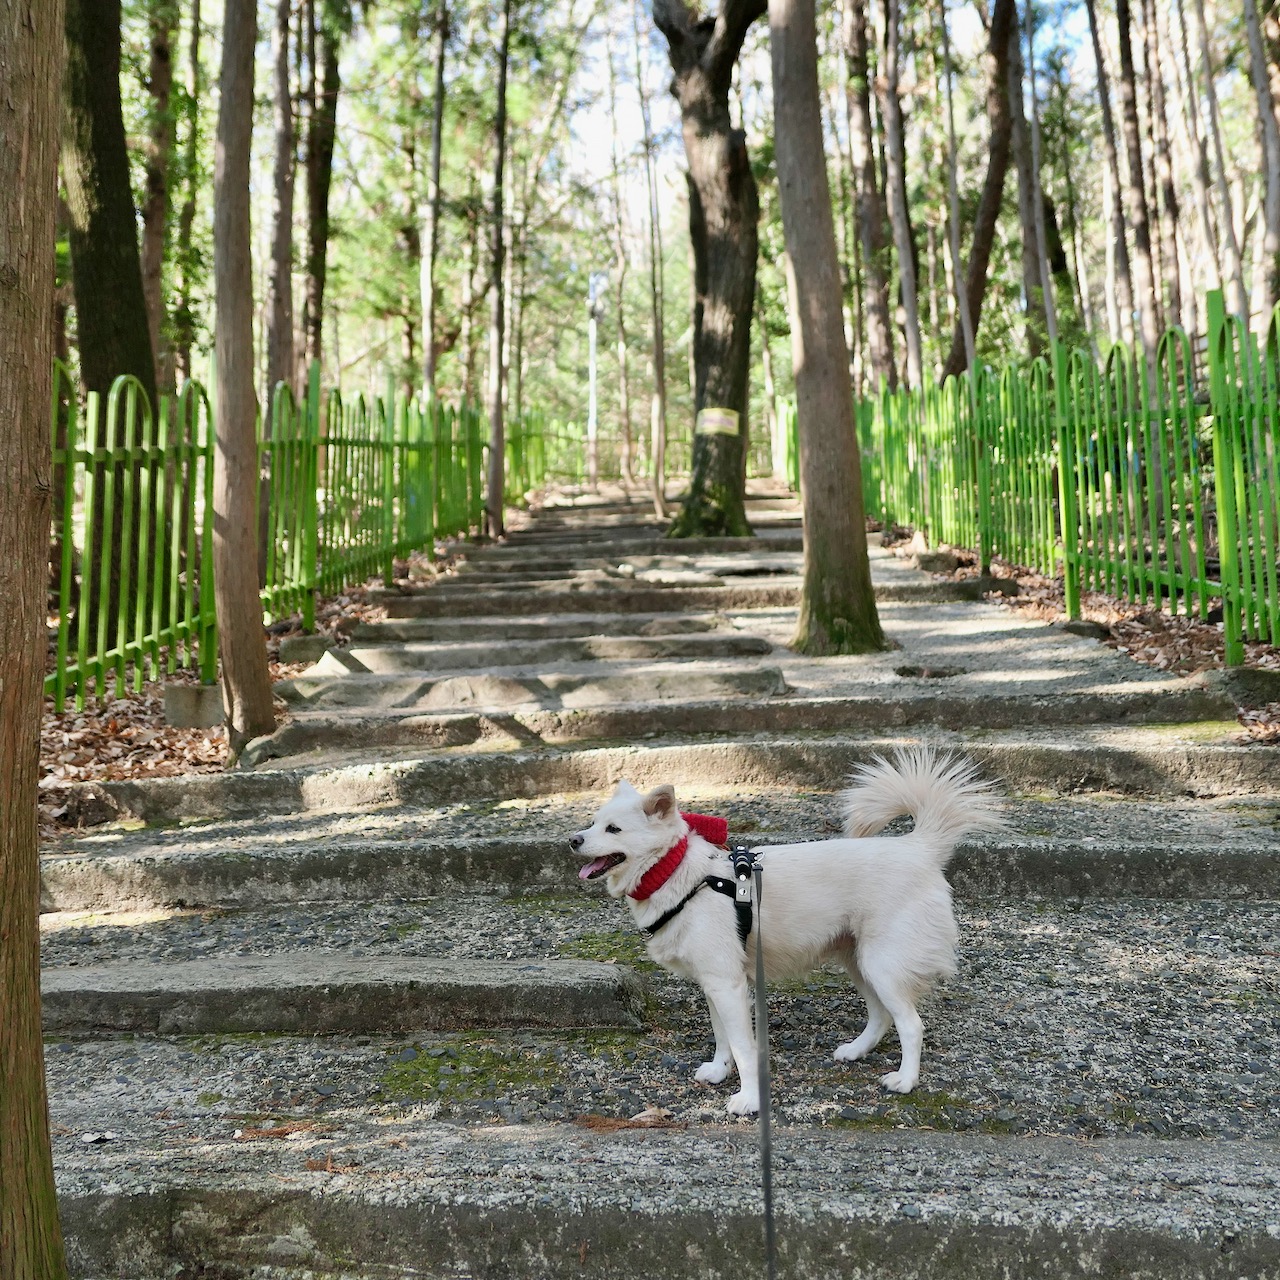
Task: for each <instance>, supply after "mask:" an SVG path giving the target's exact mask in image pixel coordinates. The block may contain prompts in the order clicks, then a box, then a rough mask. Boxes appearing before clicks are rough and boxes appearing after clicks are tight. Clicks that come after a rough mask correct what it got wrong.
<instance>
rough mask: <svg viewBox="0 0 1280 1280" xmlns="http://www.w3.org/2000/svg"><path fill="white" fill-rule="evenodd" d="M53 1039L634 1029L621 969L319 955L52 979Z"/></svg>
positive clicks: (46, 994) (57, 973)
mask: <svg viewBox="0 0 1280 1280" xmlns="http://www.w3.org/2000/svg"><path fill="white" fill-rule="evenodd" d="M41 1000H42V1008H43V1018H44V1030H45V1034H46V1035H64V1036H66V1035H99V1034H104V1033H108V1032H112V1033H118V1032H129V1033H132V1034H135V1035H138V1034H142V1035H188V1036H189V1035H209V1034H219V1035H243V1034H248V1033H270V1034H277V1035H278V1034H302V1035H315V1034H321V1033H326V1032H339V1031H341V1032H352V1033H355V1032H375V1031H376V1032H379V1033H388V1032H390V1033H395V1032H409V1031H441V1030H450V1029H455V1028H463V1027H465V1028H476V1027H635V1026H639V1025H640V1023H641V1019H642V1017H643V1013H644V992H643V989H642V987H641V986H640V983H639V981H638V979H637V978H636V977H635V975H634V974H633V973H632V972H631V971H630V970H629V969H627V968H626V967H625V966H621V965H606V964H596V963H593V962H588V961H572V960H557V961H552V962H538V961H533V960H529V961H519V962H515V961H511V962H504V961H497V960H489V959H468V960H466V961H455V960H446V959H431V958H412V959H406V958H401V957H395V956H390V957H379V958H376V959H375V958H369V957H360V958H350V957H343V956H340V955H333V954H331V953H329V954H326V953H324V952H316V951H309V952H305V953H299V954H290V953H289V952H287V951H282V952H279V953H277V954H274V955H271V956H266V957H261V956H222V957H219V958H216V959H214V958H210V959H201V960H185V961H174V960H166V961H163V962H151V963H148V962H146V961H135V960H127V961H117V962H115V963H105V964H102V963H99V964H90V965H76V966H75V967H66V968H45V969H44V970H43V971H42V974H41Z"/></svg>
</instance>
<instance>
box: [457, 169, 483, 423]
mask: <svg viewBox="0 0 1280 1280" xmlns="http://www.w3.org/2000/svg"><path fill="white" fill-rule="evenodd" d="M477 200H478V197H477V196H476V193H475V181H474V178H473V179H472V187H471V192H470V194H469V197H468V200H467V208H466V214H465V217H466V220H467V237H466V239H465V240H464V241H463V245H462V318H461V328H460V334H459V345H460V348H461V349H460V351H459V353H458V354H459V358H460V359H461V361H462V399H463V402H464V403H465V404H471V403H472V402H473V401H474V400H475V390H476V340H475V332H476V323H475V310H476V305H477V302H476V269H477V265H478V263H477V259H478V258H479V256H480V209H479V207H478V204H477Z"/></svg>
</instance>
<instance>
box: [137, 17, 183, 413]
mask: <svg viewBox="0 0 1280 1280" xmlns="http://www.w3.org/2000/svg"><path fill="white" fill-rule="evenodd" d="M147 18H148V27H149V30H150V34H151V64H150V68H149V72H148V76H147V90H148V93H149V94H150V98H151V101H150V104H149V111H150V117H151V118H150V121H149V137H148V139H147V152H146V193H147V194H146V199H145V201H144V203H143V206H142V292H143V296H144V297H145V298H146V302H147V322H148V324H149V326H150V330H151V349H152V351H153V352H154V353H155V359H156V385H157V386H161V387H166V388H167V387H170V386H171V385H172V381H173V372H172V362H171V361H170V359H169V358H168V356H167V354H166V350H165V348H166V346H167V342H166V338H167V333H166V329H167V324H166V316H165V302H164V296H163V290H164V259H165V248H166V246H167V244H168V241H169V160H170V157H171V156H172V154H173V108H172V106H171V99H172V94H173V33H174V31H175V30H176V29H177V26H178V8H177V5H176V4H175V3H174V0H152V3H151V6H150V12H149V13H148V15H147Z"/></svg>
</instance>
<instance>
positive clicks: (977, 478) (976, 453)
mask: <svg viewBox="0 0 1280 1280" xmlns="http://www.w3.org/2000/svg"><path fill="white" fill-rule="evenodd" d="M962 376H963V377H964V378H965V380H966V381H967V383H968V385H969V422H970V437H971V439H972V442H973V479H974V483H975V484H976V485H977V486H978V567H979V569H980V571H981V572H982V573H990V572H991V545H992V543H993V542H994V541H995V538H994V535H993V529H992V516H991V456H990V453H989V441H988V440H987V439H986V438H985V436H984V434H983V431H984V426H983V423H984V419H983V417H982V415H981V414H980V413H979V406H980V405H981V403H982V402H981V401H980V400H979V398H978V370H977V367H976V366H974V365H970V366H969V368H968V369H967V370H966V371H965V373H964V374H963V375H962Z"/></svg>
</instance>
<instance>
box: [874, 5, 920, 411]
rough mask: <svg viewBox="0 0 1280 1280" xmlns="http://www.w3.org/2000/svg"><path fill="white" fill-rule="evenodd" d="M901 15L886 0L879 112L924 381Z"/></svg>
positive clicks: (908, 320)
mask: <svg viewBox="0 0 1280 1280" xmlns="http://www.w3.org/2000/svg"><path fill="white" fill-rule="evenodd" d="M901 42H902V15H901V12H900V6H899V3H898V0H886V5H885V40H884V53H885V57H884V77H883V78H882V80H881V81H880V112H881V117H882V118H883V120H884V132H885V168H886V171H887V177H888V183H887V185H888V189H889V222H890V225H891V226H892V227H893V244H894V248H895V249H896V250H897V254H898V286H899V291H900V295H901V298H902V310H903V331H904V334H905V336H906V340H907V383H908V385H910V386H912V387H918V386H920V385H921V379H922V377H923V375H924V357H923V355H922V354H921V345H920V302H919V297H918V291H917V289H916V263H915V251H914V246H913V244H912V237H911V223H910V221H909V214H908V212H907V143H906V138H905V137H904V129H905V126H904V124H903V119H902V100H901V98H899V96H898V76H899V58H900V54H899V47H900V45H901Z"/></svg>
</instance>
